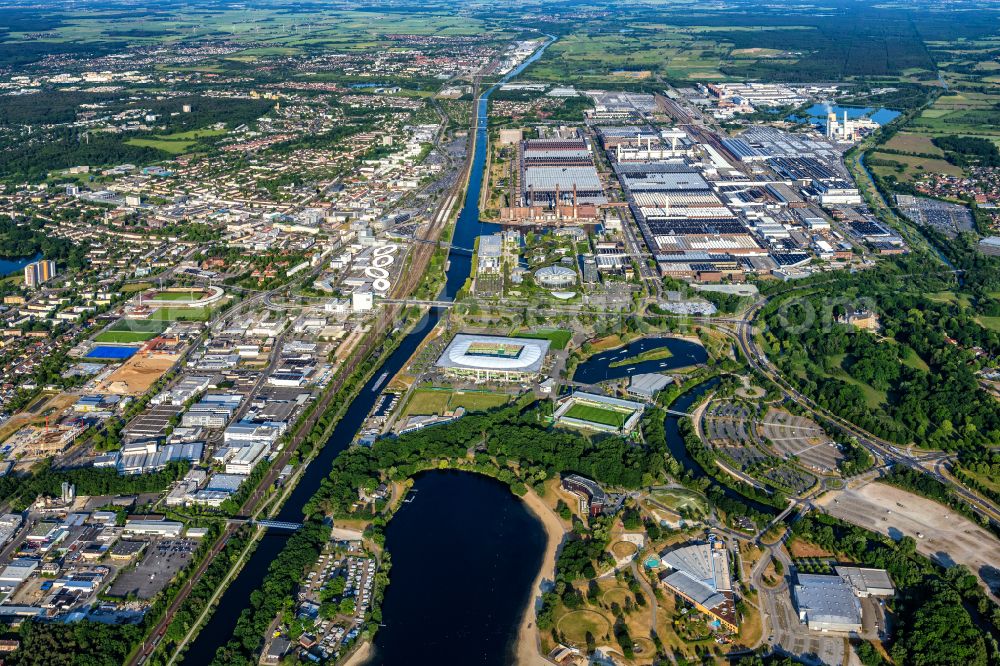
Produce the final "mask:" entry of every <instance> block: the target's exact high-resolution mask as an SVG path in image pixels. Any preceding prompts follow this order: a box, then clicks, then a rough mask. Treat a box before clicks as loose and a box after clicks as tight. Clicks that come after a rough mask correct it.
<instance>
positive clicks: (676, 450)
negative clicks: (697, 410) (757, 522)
mask: <svg viewBox="0 0 1000 666" xmlns="http://www.w3.org/2000/svg"><path fill="white" fill-rule="evenodd" d="M719 381H720V379H719V378H718V377H713V378H712V379H709V380H707V381H704V382H702V383H701V384H698V385H697V386H694V387H693V388H691V389H689V390H688V391H686V392H685V393H682V394H681V395H679V396H678V397H677V398H676V399H675V400H674V401H673V402H672V403H670V409H673V410H675V411H678V412H685V413H689V411H690V410H691V409H692V408H693V407H695V406H696V405H698V404H700V403H701V401H702V399H703V398H704V397H705V394H706V393H708V392H709V391H711V390H712V389H714V388H715V387H716V386H718V385H719ZM680 418H681V417H678V416H673V415H671V414H668V415H667V417H666V419H665V420H664V421H663V430H664V435H665V436H666V439H667V448H668V449H669V450H670V455H671V456H673V457H674V459H675V460H676V461H677V462H679V463H680V464H681V467H683V468H684V470H685V471H688V470H690V471H691V472H692V473H693V474H694V475H695V476H698V477H701V476H705V475H706V472H705V469H704V468H703V467H702V466H701V464H700V463H699V462H698V461H697V460H695V459H694V458H692V457H691V456H690V455H689V454H688V452H687V447H686V446H685V445H684V437H683V436H682V435H681V429H680ZM709 478H710V479H711V477H709ZM712 486H714V487H716V488H718V489H719V490H720V491H721V492H722V494H723V496H725V497H727V498H729V499H731V500H736V501H738V502H742V503H743V504H746V505H747V506H749V507H750V508H752V509H754V510H755V511H757V512H759V513H763V514H769V515H774V514H776V513H778V512H777V511H776V510H775V509H774V507H771V506H768V505H766V504H761V503H760V502H758V501H756V500H752V499H750V498H749V497H744V496H743V495H741V494H740V493H738V492H736V491H735V490H733V489H732V488H729V487H727V486H724V485H722V484H721V483H718V482H716V481H714V480H713V481H712Z"/></svg>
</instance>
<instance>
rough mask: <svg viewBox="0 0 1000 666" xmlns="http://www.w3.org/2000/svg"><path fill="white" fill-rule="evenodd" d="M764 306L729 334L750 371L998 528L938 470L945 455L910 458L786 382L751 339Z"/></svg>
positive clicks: (992, 515) (992, 514)
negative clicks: (934, 484)
mask: <svg viewBox="0 0 1000 666" xmlns="http://www.w3.org/2000/svg"><path fill="white" fill-rule="evenodd" d="M766 304H767V299H766V298H763V299H761V300H758V301H757V302H756V303H754V304H753V305H752V306H750V307H749V308H748V309H747V310H746V311H745V312H744V314H743V317H742V318H741V319H740V321H739V323H738V324H737V325H736V330H735V332H732V331H729V333H730V334H731V335H733V336H734V337H735V338H736V341H737V343H738V344H739V346H740V350H741V351H742V352H743V355H744V356H745V357H746V358H747V362H748V363H749V364H750V366H751V367H752V368H754V369H755V370H757V371H758V372H760V373H761V374H763V375H764V376H765V377H767V378H768V379H770V380H771V381H773V382H774V383H775V384H777V385H778V386H779V387H781V389H782V391H783V392H784V394H785V397H786V398H787V399H789V400H792V401H793V402H795V403H797V404H799V405H800V406H801V407H802V408H803V409H805V410H806V411H807V412H808V413H810V414H811V415H813V416H815V417H817V418H818V419H823V420H826V421H828V422H830V423H833V424H834V425H835V426H836V427H837V428H838V429H840V430H841V431H842V432H844V433H845V434H847V435H850V436H852V437H854V438H855V439H856V440H857V441H858V443H859V444H861V445H862V446H864V447H865V448H866V449H868V451H869V452H870V453H871V454H872V455H874V456H875V458H876V460H881V461H883V462H884V463H894V464H902V465H906V466H907V467H910V468H913V469H916V470H918V471H920V472H923V473H925V474H929V475H930V476H931V477H933V478H935V479H937V480H938V481H940V482H941V483H944V484H945V485H946V486H948V487H949V488H950V489H951V490H952V492H954V493H955V494H956V495H957V496H959V497H960V498H961V499H962V500H963V501H965V502H966V503H967V504H968V505H969V506H970V507H971V508H972V510H973V511H975V513H976V514H977V515H979V516H981V517H984V518H986V519H989V520H991V521H993V522H995V523H997V524H1000V510H998V509H997V507H996V506H994V505H993V504H992V503H990V502H988V501H986V500H985V499H983V498H981V497H979V496H978V495H976V494H975V493H973V492H971V491H970V490H969V489H968V488H966V487H965V486H963V485H962V484H960V483H958V482H957V481H956V480H955V479H954V477H952V476H951V475H950V474H947V473H945V472H946V471H945V470H942V469H941V468H942V467H943V463H944V462H945V460H946V459H947V458H948V454H944V453H931V452H928V453H926V454H924V455H913V454H912V453H910V452H908V451H904V450H902V449H900V448H899V447H898V446H896V445H895V444H892V443H891V442H888V441H886V440H884V439H881V438H880V437H877V436H875V435H873V434H871V433H870V432H868V431H866V430H863V429H862V428H860V427H858V426H857V425H855V424H853V423H851V422H850V421H847V420H846V419H843V418H841V417H839V416H837V415H836V414H833V413H832V412H830V411H828V410H826V409H824V408H823V407H820V406H819V405H817V404H816V403H815V402H813V401H812V399H810V398H809V397H807V396H805V395H803V394H802V393H800V392H799V391H798V389H796V388H795V387H794V386H793V385H792V384H791V383H790V382H789V381H787V380H786V379H785V378H784V376H782V374H781V372H780V371H779V370H778V369H777V367H776V366H775V365H774V364H773V363H772V362H771V360H770V359H768V357H767V355H766V354H765V353H764V352H763V351H762V350H761V349H760V348H759V347H758V345H757V341H756V340H755V339H754V336H753V326H754V324H753V322H754V319H755V318H756V316H757V315H758V314H759V313H760V311H761V310H762V309H763V307H764V306H765V305H766ZM721 330H725V329H721ZM928 462H931V463H933V464H931V465H930V466H929V467H928V466H925V463H928Z"/></svg>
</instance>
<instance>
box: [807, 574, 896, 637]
mask: <svg viewBox="0 0 1000 666" xmlns="http://www.w3.org/2000/svg"><path fill="white" fill-rule="evenodd" d="M835 571H836V572H837V575H835V576H827V575H817V574H798V583H797V584H796V585H795V588H794V593H795V606H796V608H797V609H798V612H799V620H800V621H801V622H803V623H804V624H806V625H808V627H809V628H810V629H812V630H814V631H838V632H845V633H857V632H860V631H861V626H862V621H861V602H860V601H859V599H863V598H868V597H891V596H892V595H893V594H894V593H895V589H894V588H893V585H892V581H891V580H890V579H889V574H888V573H887V572H886V571H885V570H884V569H868V568H863V567H835Z"/></svg>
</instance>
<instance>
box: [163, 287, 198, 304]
mask: <svg viewBox="0 0 1000 666" xmlns="http://www.w3.org/2000/svg"><path fill="white" fill-rule="evenodd" d="M204 295H205V292H203V291H202V290H200V289H195V290H193V291H160V292H157V293H156V295H155V296H153V300H156V301H197V300H199V299H201V298H202V297H204Z"/></svg>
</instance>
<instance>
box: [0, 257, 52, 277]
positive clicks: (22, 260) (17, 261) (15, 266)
mask: <svg viewBox="0 0 1000 666" xmlns="http://www.w3.org/2000/svg"><path fill="white" fill-rule="evenodd" d="M41 258H42V253H41V252H39V253H38V254H36V255H35V256H33V257H0V277H7V276H8V275H10V274H12V273H17V272H18V271H20V270H21V269H23V268H24V267H25V266H27V265H28V264H30V263H31V262H33V261H38V260H39V259H41Z"/></svg>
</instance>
